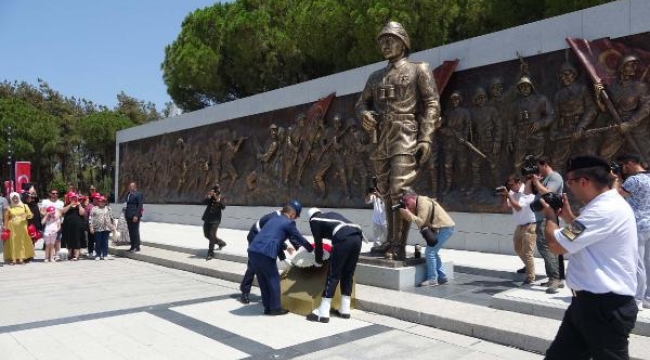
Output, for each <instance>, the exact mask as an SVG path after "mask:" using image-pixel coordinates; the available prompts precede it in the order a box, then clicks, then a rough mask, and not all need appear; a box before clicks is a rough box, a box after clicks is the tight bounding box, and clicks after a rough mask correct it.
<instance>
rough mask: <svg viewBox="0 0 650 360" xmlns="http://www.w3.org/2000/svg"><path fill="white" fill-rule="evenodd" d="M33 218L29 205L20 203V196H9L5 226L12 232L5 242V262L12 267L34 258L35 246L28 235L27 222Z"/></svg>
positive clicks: (14, 194)
mask: <svg viewBox="0 0 650 360" xmlns="http://www.w3.org/2000/svg"><path fill="white" fill-rule="evenodd" d="M32 217H33V214H32V212H31V211H30V210H29V208H28V207H27V205H25V204H23V203H22V201H20V195H19V194H18V193H17V192H12V193H11V194H10V195H9V210H8V211H7V212H6V213H5V218H4V224H5V226H6V227H7V228H8V229H9V231H10V232H11V234H10V236H9V239H7V240H6V241H5V242H4V260H5V262H9V263H10V264H11V265H15V264H24V263H25V262H24V261H25V260H26V259H30V258H34V244H33V243H32V239H30V237H29V234H27V220H28V219H31V218H32Z"/></svg>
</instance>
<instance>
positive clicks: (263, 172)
mask: <svg viewBox="0 0 650 360" xmlns="http://www.w3.org/2000/svg"><path fill="white" fill-rule="evenodd" d="M278 131H279V129H278V126H277V125H275V124H271V126H269V136H270V139H269V141H268V145H267V147H266V151H264V149H261V148H260V149H259V150H260V152H259V153H257V155H256V158H257V160H258V161H259V164H258V167H257V169H255V170H253V171H252V172H251V173H250V174H248V176H247V177H246V187H247V188H248V191H253V190H255V189H256V186H257V182H258V180H260V179H261V178H266V180H267V181H269V182H270V180H271V179H272V178H273V172H274V168H273V166H274V164H275V158H276V156H277V154H278V148H279V147H280V143H279V137H278Z"/></svg>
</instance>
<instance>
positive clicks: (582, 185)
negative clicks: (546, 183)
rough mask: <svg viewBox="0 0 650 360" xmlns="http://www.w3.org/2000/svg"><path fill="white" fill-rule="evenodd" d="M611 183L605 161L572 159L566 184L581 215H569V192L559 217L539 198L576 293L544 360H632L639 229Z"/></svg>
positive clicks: (549, 236)
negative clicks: (630, 348)
mask: <svg viewBox="0 0 650 360" xmlns="http://www.w3.org/2000/svg"><path fill="white" fill-rule="evenodd" d="M611 181H612V174H611V171H610V166H609V164H608V163H607V162H606V161H605V160H604V159H602V158H599V157H596V156H592V155H583V156H576V157H574V158H572V159H570V160H569V161H568V163H567V176H566V185H567V187H568V188H569V190H570V191H571V193H572V194H573V196H574V197H575V199H576V200H577V201H579V202H580V203H582V204H584V205H585V206H584V208H582V210H581V212H580V216H577V217H576V216H575V215H573V212H572V211H571V205H570V204H569V202H568V199H567V197H566V195H564V196H563V200H564V201H563V206H562V208H561V209H560V210H559V211H558V212H557V214H556V212H555V211H554V210H553V209H552V208H551V207H550V206H548V204H546V203H545V202H544V201H543V200H542V205H543V207H544V209H543V214H544V218H545V219H546V227H545V229H544V231H545V233H546V240H547V241H548V246H549V249H550V250H551V251H552V252H553V253H554V254H557V255H560V254H566V253H569V254H571V261H570V263H569V267H568V270H567V275H566V282H567V285H568V286H569V287H570V288H571V289H572V290H573V293H574V297H573V299H572V301H571V305H569V308H568V309H567V311H566V313H565V314H564V319H563V320H562V325H560V329H559V330H558V333H557V335H556V337H555V340H553V343H552V344H551V346H550V347H549V349H548V350H547V352H546V359H589V358H594V359H629V353H628V336H629V334H630V331H632V329H633V328H634V324H635V323H636V316H637V312H638V309H637V305H636V302H635V301H634V294H635V292H636V287H637V278H636V267H637V258H638V256H639V255H638V250H637V231H636V222H635V219H634V212H633V211H632V209H631V208H630V206H629V205H628V204H627V202H626V201H625V199H623V197H621V196H620V195H619V194H618V192H617V190H615V189H614V190H612V189H610V183H611ZM558 215H559V216H560V218H561V219H562V220H564V222H565V223H566V224H567V225H566V226H565V227H564V228H560V227H559V226H558V223H557V216H558Z"/></svg>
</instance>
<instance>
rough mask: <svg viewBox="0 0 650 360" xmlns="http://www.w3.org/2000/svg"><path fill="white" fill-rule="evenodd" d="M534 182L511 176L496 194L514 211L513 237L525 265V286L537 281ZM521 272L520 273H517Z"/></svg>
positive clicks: (505, 205)
mask: <svg viewBox="0 0 650 360" xmlns="http://www.w3.org/2000/svg"><path fill="white" fill-rule="evenodd" d="M531 187H532V180H530V179H529V180H528V181H526V183H525V184H524V183H523V182H522V181H521V177H519V176H518V175H514V174H513V175H510V176H509V177H508V180H506V185H505V186H499V187H498V188H496V190H495V193H497V194H500V195H501V196H502V197H503V206H504V207H506V208H511V209H512V218H513V220H514V221H515V224H516V227H515V231H514V233H513V236H512V241H513V244H514V247H515V253H517V255H518V256H519V258H520V259H521V261H522V262H523V263H524V268H523V271H524V272H525V273H526V279H525V280H524V283H523V285H530V284H532V283H533V282H534V281H535V259H534V257H533V252H534V251H535V250H534V246H535V239H536V238H537V237H536V235H535V226H536V220H535V213H533V210H532V209H531V208H530V206H529V205H530V204H531V203H532V202H533V201H534V200H535V195H533V194H532V189H531ZM517 272H520V271H517Z"/></svg>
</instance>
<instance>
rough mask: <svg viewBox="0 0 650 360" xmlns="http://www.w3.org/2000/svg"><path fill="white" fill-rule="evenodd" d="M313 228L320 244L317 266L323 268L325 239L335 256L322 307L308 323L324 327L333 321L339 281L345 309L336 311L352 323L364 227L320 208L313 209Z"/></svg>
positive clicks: (313, 314) (332, 258) (310, 222)
mask: <svg viewBox="0 0 650 360" xmlns="http://www.w3.org/2000/svg"><path fill="white" fill-rule="evenodd" d="M309 226H310V227H311V233H312V235H313V236H314V242H315V243H316V248H315V249H314V250H315V255H316V263H317V264H320V265H322V264H323V239H330V240H331V241H332V254H331V256H330V267H329V271H328V272H327V280H326V281H325V289H324V290H323V295H322V299H321V303H320V306H319V307H318V308H316V309H315V310H314V311H313V312H312V313H311V314H309V315H307V320H309V321H317V322H323V323H326V322H329V321H330V318H329V315H330V306H331V304H332V297H334V292H335V291H336V287H337V286H338V284H339V281H340V282H341V307H340V308H339V309H338V310H336V311H335V314H336V315H338V316H339V317H342V318H344V319H349V318H350V303H351V300H352V298H351V296H352V278H353V276H354V270H355V269H356V267H357V261H358V260H359V253H360V252H361V241H362V239H363V232H362V231H361V227H360V226H359V225H357V224H354V223H352V222H351V221H350V220H348V219H346V218H345V217H343V216H342V215H340V214H337V213H335V212H326V213H324V212H321V211H320V209H317V208H311V209H309Z"/></svg>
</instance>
